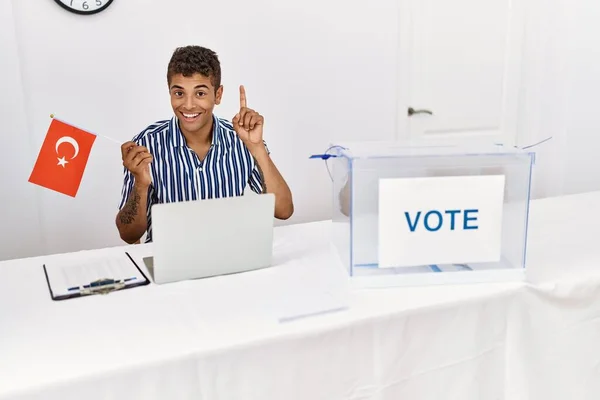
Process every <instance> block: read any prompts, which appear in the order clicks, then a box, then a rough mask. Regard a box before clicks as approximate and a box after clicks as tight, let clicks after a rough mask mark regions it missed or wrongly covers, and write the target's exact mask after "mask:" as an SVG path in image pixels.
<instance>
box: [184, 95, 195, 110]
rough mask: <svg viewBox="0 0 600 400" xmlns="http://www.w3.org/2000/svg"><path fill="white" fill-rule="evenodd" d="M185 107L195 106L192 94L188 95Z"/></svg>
mask: <svg viewBox="0 0 600 400" xmlns="http://www.w3.org/2000/svg"><path fill="white" fill-rule="evenodd" d="M185 108H187V109H189V110H191V109H192V108H194V100H193V99H192V97H191V96H188V97H186V98H185Z"/></svg>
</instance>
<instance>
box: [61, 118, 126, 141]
mask: <svg viewBox="0 0 600 400" xmlns="http://www.w3.org/2000/svg"><path fill="white" fill-rule="evenodd" d="M50 118H52V119H55V120H57V121H60V122H62V123H64V124H68V125H71V126H72V127H74V128H77V129H80V130H82V131H85V132H89V131H88V130H87V129H81V128H79V127H77V126H75V125H73V124H71V123H68V122H65V121H63V120H60V119H58V118H55V117H54V114H50ZM89 133H91V134H92V135H95V136H99V137H101V138H104V139H106V140H109V141H111V142H114V143H117V144H118V145H121V144H123V143H122V142H120V141H118V140H117V139H113V138H111V137H108V136H104V135H100V134H98V133H94V132H89Z"/></svg>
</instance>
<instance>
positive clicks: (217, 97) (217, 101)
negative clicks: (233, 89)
mask: <svg viewBox="0 0 600 400" xmlns="http://www.w3.org/2000/svg"><path fill="white" fill-rule="evenodd" d="M222 97H223V85H221V86H219V88H218V89H217V93H216V94H215V104H221V98H222Z"/></svg>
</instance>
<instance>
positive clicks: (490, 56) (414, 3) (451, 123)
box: [398, 0, 525, 145]
mask: <svg viewBox="0 0 600 400" xmlns="http://www.w3.org/2000/svg"><path fill="white" fill-rule="evenodd" d="M399 1H400V17H399V22H400V25H399V26H400V32H399V38H400V51H399V64H400V69H399V73H400V75H399V93H398V94H399V130H398V132H399V133H398V136H399V139H412V140H422V139H425V140H428V141H429V140H432V141H435V142H436V143H448V142H453V143H456V142H460V141H466V142H468V143H476V142H486V143H487V142H502V143H505V144H507V145H514V143H516V130H517V115H518V107H519V101H518V100H519V90H520V70H521V67H522V57H521V47H522V44H523V33H524V15H523V12H524V9H525V7H524V5H523V2H524V1H525V0H485V1H482V0H399ZM413 110H414V111H413Z"/></svg>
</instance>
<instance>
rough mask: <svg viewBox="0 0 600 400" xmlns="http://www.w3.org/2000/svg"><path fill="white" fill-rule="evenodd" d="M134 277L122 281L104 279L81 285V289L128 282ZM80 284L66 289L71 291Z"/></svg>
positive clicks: (77, 288) (76, 288)
mask: <svg viewBox="0 0 600 400" xmlns="http://www.w3.org/2000/svg"><path fill="white" fill-rule="evenodd" d="M134 279H135V276H134V277H131V278H127V279H123V280H122V281H120V282H119V281H115V280H114V279H104V280H102V281H100V282H94V283H92V284H89V285H83V289H89V288H90V287H98V286H104V285H112V284H115V283H121V282H122V283H125V282H129V281H133V280H134ZM81 289H82V286H73V287H70V288H68V289H67V291H68V292H72V291H73V290H81Z"/></svg>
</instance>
